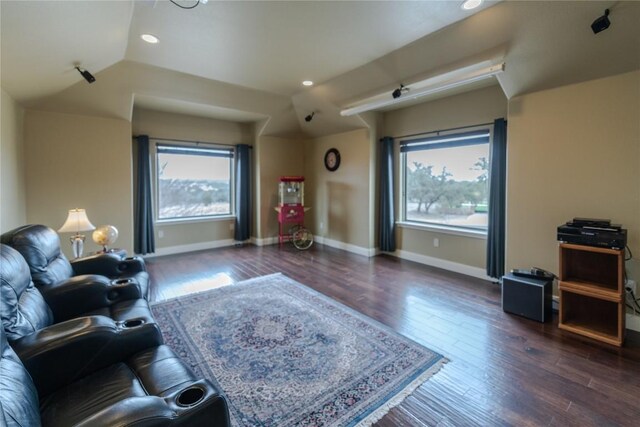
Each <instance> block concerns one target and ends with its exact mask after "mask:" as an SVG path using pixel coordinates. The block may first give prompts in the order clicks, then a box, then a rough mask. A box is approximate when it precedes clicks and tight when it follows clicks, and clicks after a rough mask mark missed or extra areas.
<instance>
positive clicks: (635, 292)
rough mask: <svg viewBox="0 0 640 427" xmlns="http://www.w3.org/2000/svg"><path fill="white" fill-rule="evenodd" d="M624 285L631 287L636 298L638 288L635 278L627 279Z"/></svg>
mask: <svg viewBox="0 0 640 427" xmlns="http://www.w3.org/2000/svg"><path fill="white" fill-rule="evenodd" d="M624 286H625V288H631V291H632V292H633V293H634V294H636V298H637V297H638V288H637V285H636V281H635V280H627V283H626V284H625V285H624Z"/></svg>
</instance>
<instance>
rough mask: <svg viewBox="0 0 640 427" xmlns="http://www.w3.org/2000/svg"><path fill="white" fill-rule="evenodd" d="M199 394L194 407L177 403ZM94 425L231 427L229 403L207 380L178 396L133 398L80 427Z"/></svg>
mask: <svg viewBox="0 0 640 427" xmlns="http://www.w3.org/2000/svg"><path fill="white" fill-rule="evenodd" d="M193 390H200V391H201V392H202V396H201V397H200V399H199V400H198V401H196V402H192V403H191V404H182V403H178V402H179V399H180V398H181V396H183V395H184V394H185V392H186V393H189V392H193ZM95 425H105V426H106V425H109V426H112V425H122V426H124V425H145V426H168V425H171V426H212V427H228V426H230V425H231V422H230V420H229V410H228V408H227V403H226V401H225V399H224V397H222V396H221V395H220V394H219V393H218V391H217V390H216V389H215V388H214V387H213V385H212V384H211V383H210V382H209V381H207V380H200V381H197V382H193V383H191V384H186V385H185V387H184V388H183V389H181V390H180V391H179V392H177V393H175V394H173V395H171V396H167V397H164V398H162V397H158V396H144V397H131V398H128V399H124V400H121V401H119V402H116V403H115V404H113V405H111V406H109V407H107V408H104V409H103V410H101V411H99V412H96V413H95V414H92V415H91V416H90V417H89V418H86V419H84V420H82V422H81V423H79V424H77V427H81V426H82V427H89V426H95Z"/></svg>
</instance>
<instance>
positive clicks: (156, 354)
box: [0, 245, 229, 426]
mask: <svg viewBox="0 0 640 427" xmlns="http://www.w3.org/2000/svg"><path fill="white" fill-rule="evenodd" d="M82 288H84V289H81V290H82V292H84V293H85V295H89V294H88V293H87V292H86V290H85V289H89V288H88V287H82ZM97 293H98V294H99V292H97ZM102 297H104V295H103V296H102ZM102 297H100V296H98V297H95V298H94V297H91V298H74V299H73V301H74V302H73V304H82V305H80V306H78V307H69V306H70V304H68V303H66V302H64V301H63V300H62V299H60V298H58V299H56V300H55V301H56V304H55V305H52V306H51V307H49V306H48V305H47V303H45V301H44V299H43V297H42V295H41V294H40V291H39V290H38V289H37V288H36V287H35V286H34V284H33V282H32V281H31V277H30V276H29V267H28V265H27V264H26V262H25V261H24V259H23V258H22V256H21V255H20V254H19V253H18V252H17V251H16V250H14V249H12V248H11V247H9V246H6V245H0V315H1V317H2V327H0V333H1V334H2V337H1V343H0V344H1V348H0V425H5V424H3V423H2V421H4V422H5V423H6V425H8V426H37V425H40V423H41V424H42V425H44V426H94V425H104V426H107V425H120V426H126V425H136V426H165V425H212V426H218V425H220V426H228V425H229V415H228V409H227V405H226V402H225V400H224V398H223V397H222V396H221V395H220V393H219V392H218V391H217V390H216V389H215V387H214V386H213V385H212V384H211V383H210V382H208V381H206V380H197V378H196V377H195V375H194V374H193V372H192V371H191V370H190V369H189V368H188V367H187V366H186V365H185V364H184V363H183V362H182V361H181V360H180V359H179V358H178V357H177V356H176V355H175V353H173V351H172V350H171V349H170V348H169V347H167V346H164V345H161V343H162V337H161V334H160V330H159V329H158V327H157V325H156V324H155V323H154V322H153V318H152V317H151V314H150V312H149V308H148V304H147V302H146V300H143V299H139V300H137V301H139V302H141V304H140V306H138V307H134V308H132V309H130V310H115V312H117V313H119V314H121V315H122V316H121V318H120V319H119V320H116V319H114V318H109V317H105V316H86V317H76V318H74V316H75V313H76V312H79V311H82V310H83V309H86V310H89V311H91V310H92V309H93V308H94V307H93V305H95V304H97V303H98V304H99V303H100V302H101V301H103V300H104V298H102ZM125 303H129V301H125ZM134 305H135V304H134ZM93 311H96V310H93ZM127 313H128V314H127ZM57 317H59V318H63V319H64V318H68V319H70V320H65V321H62V322H59V323H53V320H54V319H56V318H57ZM52 323H53V324H52ZM7 341H8V342H10V343H11V347H13V348H11V347H10V346H9V345H8V344H7ZM14 350H15V352H14ZM16 353H17V354H18V355H19V357H16ZM38 396H39V399H38ZM38 400H39V403H38ZM3 417H4V419H3Z"/></svg>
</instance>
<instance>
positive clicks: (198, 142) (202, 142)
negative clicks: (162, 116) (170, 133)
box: [133, 135, 253, 149]
mask: <svg viewBox="0 0 640 427" xmlns="http://www.w3.org/2000/svg"><path fill="white" fill-rule="evenodd" d="M137 137H138V135H133V138H137ZM149 139H153V140H155V141H170V142H188V143H190V144H207V145H221V146H223V147H235V146H236V145H238V144H222V143H218V142H205V141H189V140H186V139H172V138H156V137H154V136H149ZM249 148H251V149H253V145H249Z"/></svg>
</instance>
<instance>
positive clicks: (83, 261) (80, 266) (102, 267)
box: [71, 252, 147, 277]
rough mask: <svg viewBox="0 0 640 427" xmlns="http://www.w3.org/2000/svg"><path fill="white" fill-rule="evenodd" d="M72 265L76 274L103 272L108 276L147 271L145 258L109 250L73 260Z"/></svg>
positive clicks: (102, 273)
mask: <svg viewBox="0 0 640 427" xmlns="http://www.w3.org/2000/svg"><path fill="white" fill-rule="evenodd" d="M71 267H72V268H73V271H74V273H75V274H76V275H78V274H101V275H103V276H107V277H117V276H120V275H122V274H128V275H129V274H136V273H140V272H141V271H147V268H146V267H145V264H144V259H142V258H140V257H137V256H134V257H127V258H124V257H122V256H120V255H118V254H117V253H109V252H107V253H103V254H96V255H91V256H88V257H84V258H78V259H74V260H73V261H71Z"/></svg>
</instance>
